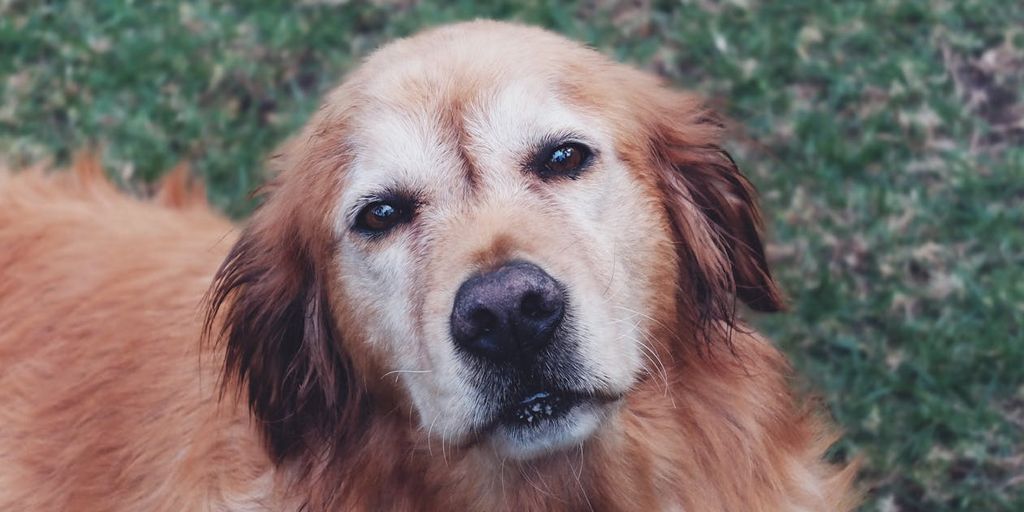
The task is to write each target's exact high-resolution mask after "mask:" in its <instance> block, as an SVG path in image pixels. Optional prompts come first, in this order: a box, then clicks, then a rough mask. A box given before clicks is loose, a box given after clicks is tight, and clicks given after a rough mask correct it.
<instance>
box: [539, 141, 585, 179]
mask: <svg viewBox="0 0 1024 512" xmlns="http://www.w3.org/2000/svg"><path fill="white" fill-rule="evenodd" d="M589 157H590V150H589V149H587V147H586V146H584V145H583V144H578V143H575V142H570V143H568V144H562V145H560V146H558V147H556V148H555V149H553V150H551V152H550V153H548V156H547V159H546V160H545V161H544V168H543V171H542V173H543V174H545V175H559V176H569V177H576V175H577V174H579V172H580V171H581V170H582V169H583V166H584V165H586V163H587V160H588V159H589Z"/></svg>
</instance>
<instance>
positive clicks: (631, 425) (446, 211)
mask: <svg viewBox="0 0 1024 512" xmlns="http://www.w3.org/2000/svg"><path fill="white" fill-rule="evenodd" d="M722 131H723V130H722V125H721V122H720V121H719V120H718V118H717V117H716V116H715V114H714V113H712V112H710V111H709V110H708V109H707V108H706V107H704V106H703V105H702V103H701V102H700V101H699V100H698V99H696V98H694V97H692V96H689V95H686V94H683V93H680V92H675V91H672V90H670V89H668V88H666V87H665V86H663V85H662V84H660V83H659V82H658V80H657V79H655V78H654V77H651V76H648V75H647V74H644V73H642V72H640V71H637V70H634V69H632V68H629V67H627V66H625V65H622V64H618V63H615V62H613V61H612V60H610V59H608V58H606V57H603V56H602V55H600V54H599V53H597V52H595V51H592V50H590V49H587V48H585V47H583V46H581V45H579V44H575V43H573V42H570V41H568V40H566V39H564V38H562V37H560V36H557V35H554V34H552V33H549V32H546V31H543V30H540V29H536V28H529V27H524V26H519V25H513V24H506V23H498V22H488V21H479V22H472V23H464V24H458V25H453V26H448V27H443V28H439V29H435V30H431V31H428V32H426V33H423V34H421V35H417V36H415V37H412V38H409V39H404V40H400V41H397V42H394V43H392V44H390V45H388V46H386V47H384V48H383V49H381V50H379V51H377V52H376V53H375V54H373V55H372V56H371V57H370V58H369V59H368V60H367V61H366V62H365V63H364V64H363V65H362V66H361V67H360V68H359V69H358V70H357V71H355V72H354V73H353V74H351V76H350V77H349V78H348V79H347V80H346V81H345V83H344V84H343V85H341V86H340V87H339V88H337V89H336V90H334V91H333V92H331V93H330V94H329V95H328V96H327V98H326V100H325V102H324V103H323V106H322V108H321V109H320V110H319V111H318V112H317V113H316V114H315V115H314V116H313V118H312V119H311V120H310V121H309V123H308V125H307V126H306V127H305V129H304V130H303V131H302V132H301V134H299V135H298V136H297V137H295V138H294V139H293V140H291V141H290V142H289V143H288V144H287V145H286V146H285V148H284V150H283V151H282V152H281V154H280V155H278V156H277V157H276V158H275V163H276V165H277V166H278V167H280V170H279V173H278V174H277V175H276V177H275V178H274V179H273V181H272V183H271V184H270V185H268V186H267V188H266V189H265V191H264V194H263V198H264V202H263V204H262V206H261V207H260V208H259V210H258V211H257V212H256V213H255V214H254V216H253V217H252V218H251V219H250V220H249V221H248V224H247V226H246V227H245V228H244V230H242V231H241V233H240V234H238V235H237V236H236V235H235V234H232V227H231V225H230V224H229V222H228V221H226V220H225V219H223V218H222V217H220V216H219V215H217V214H215V213H213V212H212V211H211V210H210V209H209V208H208V206H207V205H206V204H205V201H204V200H203V199H202V193H201V191H196V190H193V189H190V188H188V187H186V186H185V185H184V184H183V182H182V181H181V175H180V174H175V175H172V176H173V177H172V178H171V180H172V182H171V183H169V184H167V185H165V186H164V190H163V191H161V193H160V194H159V195H158V197H157V198H156V199H154V200H150V201H140V200H135V199H131V198H128V197H125V196H124V195H122V194H119V193H118V192H117V191H116V190H115V189H114V187H112V186H111V185H109V184H107V183H106V182H105V180H103V178H102V172H101V171H100V170H99V169H98V166H97V164H96V162H95V161H92V160H88V159H83V160H80V161H78V162H77V163H76V164H75V166H74V167H75V172H74V173H66V174H59V173H58V174H50V175H47V174H44V173H42V172H39V171H26V172H22V173H19V174H14V175H12V174H10V173H8V174H7V175H5V176H4V177H3V178H2V179H3V181H2V185H0V460H2V465H0V510H18V511H38V510H75V511H79V510H90V511H91V510H139V511H182V510H208V511H229V510H232V511H253V510H343V511H349V510H381V511H392V510H445V511H450V510H538V511H539V510H596V511H615V510H625V511H633V510H636V511H654V510H666V511H667V510H682V511H733V512H735V511H753V510H771V511H774V510H785V511H811V510H813V511H822V510H823V511H837V510H849V509H851V508H853V506H854V505H855V502H856V493H855V492H854V491H853V486H852V480H853V476H854V470H853V468H852V466H847V467H845V468H840V467H836V466H833V465H831V464H829V463H827V462H825V461H824V460H823V454H824V451H825V450H826V448H827V447H828V446H829V444H830V443H831V442H832V441H833V440H834V439H835V435H834V434H833V432H832V429H831V427H830V426H829V424H828V422H827V421H825V420H823V419H822V417H821V415H820V414H818V413H817V410H816V408H815V407H814V406H813V405H807V404H808V402H805V401H802V400H799V399H797V398H796V397H795V396H794V394H793V393H792V391H791V390H790V388H789V385H788V383H787V379H788V376H789V368H788V366H787V363H786V361H785V359H784V357H783V356H782V355H781V354H780V353H779V351H778V350H777V349H776V348H775V347H774V346H772V344H771V343H769V342H768V341H766V340H764V339H763V338H762V337H760V336H759V335H757V334H756V333H754V332H752V331H751V330H750V329H749V328H748V327H746V326H744V325H743V324H742V323H741V322H740V321H739V320H738V319H737V311H736V307H737V304H738V303H744V304H746V305H748V306H749V307H751V308H753V309H755V310H759V311H775V310H779V309H780V308H781V307H782V302H783V300H782V298H781V295H780V292H779V291H778V289H777V287H776V284H775V283H774V282H773V281H772V278H771V276H770V274H769V270H768V267H767V264H766V261H765V256H764V249H763V243H762V239H761V238H762V235H761V227H760V223H761V220H760V217H759V213H758V210H757V207H756V205H755V197H754V191H753V189H752V187H751V185H750V184H749V183H748V182H747V180H746V179H745V178H744V177H743V176H742V175H741V174H740V172H739V170H738V169H737V168H736V165H735V162H733V160H732V159H731V158H730V157H729V155H728V154H727V153H726V152H725V151H724V150H723V149H722V148H721V146H720V145H719V143H720V138H721V135H722ZM229 248H230V249H229ZM211 283H212V284H211ZM204 298H205V299H204Z"/></svg>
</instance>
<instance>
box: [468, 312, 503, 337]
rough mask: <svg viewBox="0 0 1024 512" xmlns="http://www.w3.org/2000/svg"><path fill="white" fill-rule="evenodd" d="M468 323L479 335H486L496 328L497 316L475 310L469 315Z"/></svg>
mask: <svg viewBox="0 0 1024 512" xmlns="http://www.w3.org/2000/svg"><path fill="white" fill-rule="evenodd" d="M469 321H470V323H472V324H473V325H474V326H476V328H477V330H478V331H479V333H480V334H487V333H490V332H492V331H494V329H496V328H497V327H498V316H497V315H495V314H494V313H493V312H491V311H490V310H488V309H485V308H476V309H474V310H473V312H472V313H470V314H469Z"/></svg>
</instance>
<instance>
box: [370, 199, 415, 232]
mask: <svg viewBox="0 0 1024 512" xmlns="http://www.w3.org/2000/svg"><path fill="white" fill-rule="evenodd" d="M411 217H412V206H411V205H410V204H409V203H407V202H405V201H396V200H387V201H374V202H372V203H370V204H368V205H366V206H365V207H364V208H363V209H362V210H361V211H360V212H359V217H358V218H357V219H356V228H358V229H359V230H361V231H364V232H366V233H369V234H380V233H383V232H385V231H387V230H389V229H391V228H393V227H395V226H396V225H398V224H400V223H402V222H406V221H408V220H409V219H410V218H411Z"/></svg>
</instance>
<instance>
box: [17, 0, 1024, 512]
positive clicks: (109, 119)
mask: <svg viewBox="0 0 1024 512" xmlns="http://www.w3.org/2000/svg"><path fill="white" fill-rule="evenodd" d="M143 3H144V2H131V1H120V0H117V1H115V0H109V1H104V2H91V1H66V2H24V1H18V0H0V154H2V155H5V158H6V159H7V161H8V162H9V163H12V164H14V165H22V164H25V163H28V162H35V161H40V160H43V159H52V160H54V161H56V162H58V163H59V162H62V161H65V160H67V159H68V157H69V155H71V154H72V152H74V151H75V150H76V149H79V148H82V147H86V146H90V145H100V147H102V149H103V157H104V161H105V162H106V164H107V166H108V168H109V169H110V170H111V172H112V175H114V176H115V177H116V178H117V179H118V180H120V181H122V182H123V183H124V184H125V186H127V187H130V188H138V189H144V188H146V186H147V185H146V184H147V183H150V182H152V180H154V179H155V178H157V177H158V176H159V175H160V174H161V173H162V172H164V171H165V170H167V169H169V168H170V167H172V166H173V165H174V164H175V163H176V162H178V161H179V160H182V159H184V160H187V161H189V162H191V163H192V164H193V169H194V171H195V172H196V173H197V174H198V175H200V176H202V178H203V179H205V180H206V182H207V183H208V185H209V190H210V196H211V200H212V201H213V202H214V203H215V204H216V205H217V206H218V207H220V208H223V209H224V210H226V211H227V212H229V213H230V214H231V215H234V216H237V217H241V216H244V215H245V214H246V212H248V211H249V210H250V209H251V208H252V202H251V200H250V198H249V192H250V191H251V189H252V188H253V187H254V186H256V185H257V184H259V183H260V182H261V181H262V180H263V177H262V176H263V175H262V170H261V169H262V167H261V162H262V160H263V158H264V157H266V156H267V154H268V153H269V152H270V151H271V150H272V149H273V148H274V146H275V145H276V144H277V143H278V142H280V141H281V140H282V139H283V138H284V137H286V136H287V135H288V134H290V133H293V132H294V131H295V130H296V128H297V127H298V126H300V125H301V123H302V122H303V121H304V120H305V119H306V118H307V117H308V116H309V114H310V112H311V111H312V110H313V109H314V108H315V107H316V104H317V99H318V97H319V95H320V94H321V93H322V92H323V91H325V90H326V89H327V88H328V87H330V86H331V85H332V84H333V83H336V82H337V80H338V79H339V78H340V77H341V76H342V75H343V74H344V72H345V71H346V70H348V69H351V67H352V66H353V65H355V64H356V63H357V62H358V60H359V59H360V58H361V57H362V56H364V55H366V54H367V53H368V52H370V51H371V50H372V49H373V48H375V47H376V46H378V45H379V44H380V43H381V42H383V41H386V40H388V39H390V38H392V37H395V36H401V35H405V34H409V33H411V32H414V31H416V30H418V29H419V28H422V27H425V26H430V25H435V24H438V23H442V22H445V21H451V20H458V19H470V18H474V17H493V18H503V19H517V20H521V21H526V22H530V23H535V24H540V25H544V26H547V27H551V28H553V29H555V30H557V31H559V32H562V33H565V34H568V35H570V36H573V37H575V38H578V39H581V40H583V41H586V42H588V43H590V44H591V45H593V46H595V47H597V48H599V49H601V50H602V51H605V52H607V53H609V54H612V55H614V56H615V57H616V58H618V59H620V60H623V61H627V62H631V63H635V64H636V65H638V66H641V67H644V68H647V69H650V70H652V71H655V72H657V73H660V74H662V75H663V76H665V77H666V78H667V79H669V80H671V81H672V82H674V83H676V84H678V85H679V86H680V87H685V88H689V89H694V90H698V91H701V92H702V93H704V94H705V95H706V96H708V97H709V98H711V99H712V100H713V101H715V103H716V104H717V105H720V108H721V109H722V110H724V111H725V112H726V113H727V114H728V115H729V116H730V117H731V118H732V119H733V120H734V121H735V125H736V129H735V130H734V132H735V133H734V136H733V140H732V142H731V144H730V149H731V151H732V152H733V155H734V156H735V157H736V158H737V160H738V162H739V163H740V166H741V167H742V168H744V169H745V171H746V173H747V174H748V175H749V176H750V177H751V179H752V180H753V181H754V182H755V184H756V185H757V186H758V188H759V189H760V191H761V193H762V201H763V204H764V207H765V209H766V210H767V211H768V222H769V229H770V233H771V235H770V238H771V241H772V243H771V247H770V255H771V258H772V259H773V262H774V268H775V270H776V272H777V274H778V276H779V277H780V279H781V281H782V283H783V284H784V287H785V289H786V290H787V292H788V294H789V296H790V298H791V304H792V307H791V310H790V311H789V312H788V313H787V314H783V315H773V316H751V317H750V321H752V322H753V323H754V324H756V325H757V326H759V327H760V328H761V329H763V330H764V331H766V332H768V333H769V334H770V335H771V336H772V337H773V338H774V339H775V340H777V342H778V343H779V344H780V345H781V346H782V347H783V348H784V349H785V350H786V352H787V353H788V354H789V355H790V356H791V358H792V359H793V360H794V362H795V365H796V367H797V368H798V370H799V374H800V375H801V376H802V377H801V379H800V381H799V382H798V385H800V386H802V387H805V388H807V389H811V390H815V391H816V392H819V393H820V394H821V395H823V397H824V399H825V401H826V402H827V404H828V406H829V408H830V410H831V412H832V414H833V415H834V416H835V418H836V420H837V421H838V422H839V423H840V424H841V425H842V426H843V428H844V429H845V432H846V436H845V438H844V440H843V441H842V442H841V443H840V444H839V445H838V446H837V447H836V448H835V449H834V451H833V453H832V456H833V457H835V458H836V459H849V458H851V457H856V456H859V457H863V459H864V471H863V475H862V483H863V485H864V486H865V488H866V489H868V490H869V492H870V497H869V500H868V503H867V504H866V506H865V509H866V510H879V511H945V510H949V511H953V510H956V511H979V510H1024V3H1022V2H1018V1H1013V0H979V1H973V2H957V1H952V0H950V1H943V0H932V1H928V2H925V1H919V2H909V1H907V2H901V1H897V0H874V1H864V2H818V1H804V0H797V1H785V2H767V1H757V0H732V1H712V0H704V1H684V2H645V1H638V2H626V1H619V0H593V1H581V2H555V1H540V0H532V1H525V2H511V1H509V2H504V1H502V2H492V3H489V5H487V6H480V5H477V2H470V1H458V2H444V3H443V5H434V4H433V2H419V3H417V2H409V1H401V0H398V1H388V0H379V1H376V2H373V3H372V4H364V3H360V2H356V1H344V0H342V1H329V0H324V1H319V2H318V1H303V2H297V3H285V2H282V3H279V4H275V3H271V2H252V1H248V2H239V3H237V4H236V5H235V6H226V5H225V3H224V2H215V1H212V0H211V1H193V2H187V3H182V4H180V5H175V4H173V3H171V2H166V3H164V4H165V5H164V6H163V7H141V6H140V4H143ZM152 3H153V4H156V2H152Z"/></svg>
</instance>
